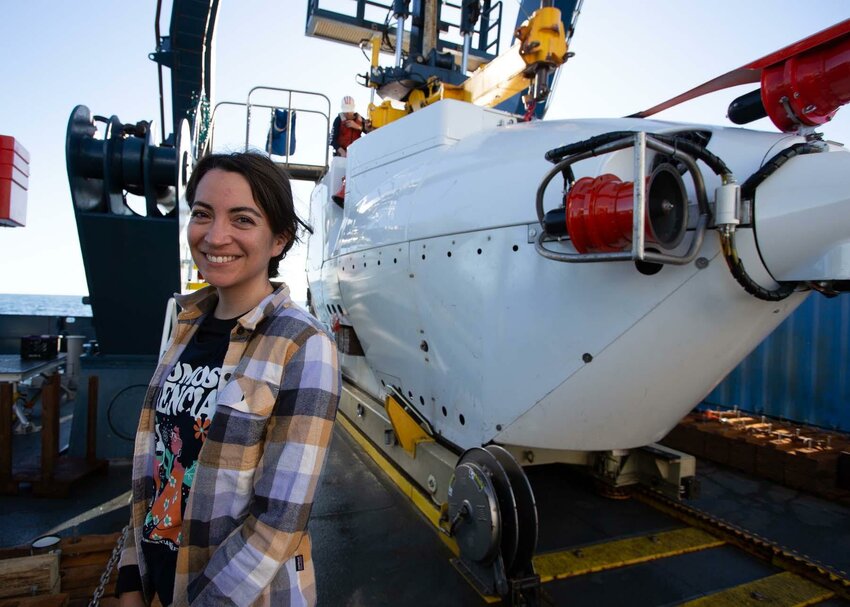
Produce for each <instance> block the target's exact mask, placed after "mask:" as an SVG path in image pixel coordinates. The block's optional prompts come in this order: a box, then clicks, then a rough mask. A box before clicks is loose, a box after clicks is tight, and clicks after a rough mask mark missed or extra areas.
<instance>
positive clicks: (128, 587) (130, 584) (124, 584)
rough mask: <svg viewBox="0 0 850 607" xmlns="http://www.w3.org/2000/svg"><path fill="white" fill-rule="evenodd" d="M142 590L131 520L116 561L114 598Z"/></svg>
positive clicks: (131, 519)
mask: <svg viewBox="0 0 850 607" xmlns="http://www.w3.org/2000/svg"><path fill="white" fill-rule="evenodd" d="M141 589H142V577H141V574H140V573H139V561H138V555H137V554H136V536H135V534H134V533H133V518H132V516H131V517H130V525H129V526H128V527H127V530H126V532H125V535H124V547H123V548H122V549H121V558H120V559H119V561H118V580H117V581H116V583H115V596H116V597H119V596H121V594H122V593H124V592H130V591H132V590H141Z"/></svg>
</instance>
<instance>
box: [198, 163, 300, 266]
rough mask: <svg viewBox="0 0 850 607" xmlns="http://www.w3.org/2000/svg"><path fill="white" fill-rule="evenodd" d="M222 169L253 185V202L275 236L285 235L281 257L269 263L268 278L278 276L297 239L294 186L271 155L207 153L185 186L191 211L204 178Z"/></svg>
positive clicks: (272, 259)
mask: <svg viewBox="0 0 850 607" xmlns="http://www.w3.org/2000/svg"><path fill="white" fill-rule="evenodd" d="M213 169H219V170H221V171H228V172H230V173H238V174H239V175H242V177H244V178H245V181H247V182H248V185H250V186H251V194H252V195H253V196H254V200H256V201H257V204H258V205H259V206H260V208H261V209H262V210H263V212H264V213H265V214H266V217H268V220H269V226H270V227H271V230H272V232H273V233H274V234H283V236H284V237H285V238H286V241H287V242H286V244H285V245H284V247H283V251H282V252H281V254H280V255H278V256H276V257H272V258H271V259H270V260H269V278H272V277H273V276H276V275H277V269H278V265H279V264H280V260H281V259H283V258H284V257H285V256H286V253H287V252H288V251H289V249H291V248H292V245H293V244H295V243H296V242H299V238H298V224H299V220H298V216H297V215H296V214H295V205H294V204H293V201H292V186H291V185H290V184H289V177H288V176H287V174H286V172H285V171H284V170H283V169H282V168H280V167H279V166H277V165H276V164H275V163H274V162H272V161H271V160H270V159H269V157H268V156H264V155H262V154H259V153H256V152H234V153H232V154H207V155H206V156H204V157H203V158H201V159H200V160H199V161H198V164H196V165H195V168H194V170H193V171H192V176H191V177H190V178H189V183H188V184H187V185H186V201H187V202H188V203H189V207H190V208H191V207H192V205H193V204H195V192H196V191H197V189H198V184H199V183H200V181H201V179H202V178H203V177H204V175H206V174H207V173H209V172H210V171H212V170H213Z"/></svg>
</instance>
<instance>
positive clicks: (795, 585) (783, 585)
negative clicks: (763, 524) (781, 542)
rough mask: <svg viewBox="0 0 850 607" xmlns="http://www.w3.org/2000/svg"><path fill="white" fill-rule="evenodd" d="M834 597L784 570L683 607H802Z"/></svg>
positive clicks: (821, 588)
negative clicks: (767, 606) (768, 606)
mask: <svg viewBox="0 0 850 607" xmlns="http://www.w3.org/2000/svg"><path fill="white" fill-rule="evenodd" d="M833 596H835V593H834V592H832V591H831V590H827V589H826V588H824V587H823V586H818V585H817V584H815V583H814V582H810V581H809V580H807V579H805V578H802V577H800V576H799V575H795V574H793V573H791V572H789V571H783V572H782V573H777V574H776V575H771V576H769V577H766V578H762V579H760V580H756V581H754V582H749V583H747V584H741V585H740V586H735V587H734V588H730V589H728V590H723V591H721V592H716V593H714V594H710V595H708V596H704V597H701V598H698V599H696V600H693V601H689V602H687V603H683V604H682V607H727V606H728V607H748V606H750V605H752V606H753V607H756V606H758V607H763V606H764V605H770V606H771V607H804V605H814V604H816V603H819V602H821V601H825V600H827V599H830V598H832V597H833Z"/></svg>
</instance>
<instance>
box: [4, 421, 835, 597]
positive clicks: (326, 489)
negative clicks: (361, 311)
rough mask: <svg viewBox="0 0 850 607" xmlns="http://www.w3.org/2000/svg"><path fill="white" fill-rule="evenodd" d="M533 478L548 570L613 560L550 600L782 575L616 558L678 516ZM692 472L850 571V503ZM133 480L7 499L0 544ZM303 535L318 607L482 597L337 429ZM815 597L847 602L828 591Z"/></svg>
mask: <svg viewBox="0 0 850 607" xmlns="http://www.w3.org/2000/svg"><path fill="white" fill-rule="evenodd" d="M528 474H529V478H530V480H531V483H532V486H533V488H534V491H535V495H536V499H537V504H538V510H539V514H540V540H539V544H538V558H540V559H544V560H545V562H546V563H547V565H552V563H553V562H554V561H557V560H558V558H559V557H557V556H556V557H553V556H552V555H553V554H555V555H560V556H564V555H566V556H567V557H570V558H572V557H575V556H576V555H579V557H580V558H585V556H590V555H594V554H595V551H600V550H601V551H603V552H604V551H605V550H606V548H607V550H608V552H609V553H611V554H608V555H607V556H605V558H606V559H607V560H608V562H609V566H610V565H611V563H613V565H612V566H610V568H609V569H607V570H605V571H598V572H595V573H587V574H577V575H573V574H570V576H571V577H568V578H567V579H556V580H554V581H548V582H546V583H544V585H543V589H544V592H545V594H546V595H547V596H548V597H549V599H550V600H551V601H552V604H554V605H566V604H569V605H571V606H581V605H588V606H591V605H592V606H593V607H596V606H598V605H619V604H629V605H647V606H650V605H652V606H655V605H673V604H680V603H682V602H685V601H689V600H693V599H697V598H699V597H701V596H705V595H709V594H712V593H715V592H718V591H720V590H723V589H727V588H730V587H734V586H738V585H740V584H746V583H750V582H753V581H755V580H759V579H767V578H769V577H770V576H772V575H775V574H777V573H779V571H780V569H778V568H777V567H775V566H773V565H771V564H769V563H766V562H764V561H761V560H759V559H757V558H755V557H752V556H750V555H748V554H746V553H744V552H743V551H741V550H739V549H737V548H735V547H733V546H732V545H730V544H728V543H723V544H722V545H718V544H720V543H721V542H714V543H712V542H706V543H705V544H704V545H703V546H697V547H696V549H694V550H693V551H690V552H687V551H683V553H681V554H673V555H668V556H664V557H662V558H657V559H655V560H647V561H645V562H639V563H637V564H628V561H629V559H628V558H627V555H626V554H625V553H623V554H617V551H618V550H620V551H622V550H624V549H623V548H618V546H620V547H622V546H623V544H614V543H613V542H619V541H621V540H629V539H630V540H633V541H638V542H640V541H643V539H648V540H649V541H650V542H658V541H659V540H658V538H662V539H663V537H664V534H665V533H666V532H671V531H676V530H682V529H685V528H686V527H687V525H685V524H684V523H682V522H680V521H679V520H676V519H674V518H671V517H670V516H668V515H667V514H664V513H662V512H660V511H658V510H656V509H655V508H653V507H651V506H649V505H647V504H645V503H643V502H641V501H639V500H635V499H632V500H611V499H608V498H604V497H601V496H599V495H598V494H597V493H596V492H595V491H594V490H593V488H592V484H591V483H590V482H588V480H587V479H586V478H585V477H583V476H582V475H580V474H577V473H576V472H575V471H574V470H572V469H570V468H569V467H566V466H542V467H535V468H530V469H529V470H528ZM698 477H699V478H700V480H701V487H702V494H701V497H699V498H697V499H695V500H693V501H692V502H691V503H692V504H693V505H694V506H696V507H698V508H700V509H702V510H704V511H706V512H709V513H712V514H714V515H715V516H718V517H720V518H723V519H724V520H726V521H727V522H730V523H732V524H735V525H738V526H740V527H742V528H744V529H747V530H748V531H750V532H752V533H755V534H758V535H760V536H763V537H765V538H768V539H771V540H773V541H775V542H776V543H777V544H779V545H781V546H785V547H787V548H789V549H792V550H795V551H797V552H799V553H800V554H805V555H808V556H809V557H810V558H812V559H816V560H818V561H822V562H823V563H826V564H828V565H830V566H832V567H833V568H835V569H838V570H843V571H848V570H850V551H848V550H847V549H846V547H847V546H848V545H850V508H848V507H846V506H842V505H838V504H835V503H832V502H829V501H826V500H823V499H819V498H816V497H812V496H808V495H805V494H802V493H800V492H797V491H793V490H790V489H787V488H785V487H781V486H779V485H777V484H775V483H773V482H771V481H768V480H754V479H752V478H749V477H747V476H745V475H743V474H740V473H737V472H734V471H731V470H728V469H725V468H722V467H718V466H714V465H711V464H707V463H703V462H700V463H699V466H698ZM128 486H129V465H128V464H127V463H126V462H117V461H113V462H112V466H111V469H110V473H109V475H108V476H107V477H94V478H91V479H89V480H87V481H84V482H83V483H81V484H80V485H78V486H76V487H75V488H74V489H73V490H72V492H71V495H70V496H69V497H68V498H66V499H63V500H48V499H42V498H35V497H31V496H28V495H26V494H23V495H19V496H7V497H2V498H0V530H2V533H0V536H1V537H0V545H3V546H9V545H15V544H21V543H26V542H28V541H30V540H31V539H33V538H35V537H37V536H38V535H41V534H42V533H44V532H45V531H47V530H48V529H51V528H53V527H55V526H56V525H58V524H59V523H61V522H62V521H64V520H68V519H70V518H72V517H74V516H77V515H79V514H81V513H84V512H87V511H91V509H92V508H94V507H95V506H96V505H97V504H98V503H102V502H105V501H108V500H109V499H113V498H115V497H116V496H118V495H120V494H121V493H123V492H124V491H126V489H127V487H128ZM128 512H129V509H128V507H126V506H123V507H120V508H116V509H114V510H112V511H111V512H109V513H108V514H106V515H103V516H97V517H94V518H92V519H90V520H88V521H86V522H83V523H80V524H77V525H72V526H70V527H68V528H67V529H65V530H63V531H62V532H61V535H66V536H67V535H72V534H74V533H78V534H86V533H105V532H109V531H115V530H117V529H120V527H121V526H122V525H123V524H124V522H125V521H126V520H127V517H128ZM310 530H311V533H312V535H313V542H314V551H315V563H316V570H317V578H318V584H319V596H320V605H328V606H338V605H340V606H341V605H345V606H359V605H368V606H370V607H372V606H374V607H380V606H383V605H387V606H389V605H441V606H446V607H451V606H467V605H469V606H472V605H484V604H486V601H485V600H484V599H483V598H482V597H480V596H479V595H478V594H477V593H476V592H475V591H474V590H473V589H472V588H471V586H470V585H469V584H467V582H466V581H465V580H464V579H463V577H462V576H461V575H460V574H459V573H458V572H457V571H456V570H455V569H454V567H453V566H452V565H451V563H450V559H451V558H452V556H453V555H452V553H451V551H450V549H449V548H448V547H447V545H446V544H445V543H444V542H443V541H442V540H441V538H440V536H439V534H438V533H437V532H436V531H435V530H434V529H433V527H431V526H430V524H429V523H428V522H427V521H426V519H425V517H424V516H422V515H421V514H420V513H419V511H418V510H416V508H415V507H414V506H413V505H412V504H411V503H410V502H409V501H408V500H407V499H406V498H405V497H404V496H403V495H402V493H401V492H400V491H399V490H398V489H397V488H396V487H395V485H393V484H392V482H391V481H390V480H389V478H388V477H387V476H386V475H385V474H384V473H383V471H382V470H381V469H380V468H379V467H378V466H377V465H376V464H375V463H374V462H373V461H372V460H371V459H369V457H368V456H367V455H366V454H365V452H364V451H363V450H362V449H361V448H360V447H359V445H357V444H356V442H355V441H354V440H353V439H352V437H351V436H350V435H349V434H348V433H347V432H346V431H345V430H344V429H343V428H342V426H341V425H339V424H337V426H336V429H335V432H334V436H333V441H332V446H331V451H330V456H329V460H328V463H327V466H326V468H325V473H324V475H323V477H322V481H321V484H320V487H319V491H318V494H317V498H316V502H315V506H314V509H313V514H312V518H311V521H310ZM570 555H572V557H571V556H570ZM594 558H596V557H595V556H594ZM618 559H619V562H617V561H618ZM573 560H575V559H573ZM539 562H540V563H543V562H544V561H539ZM573 567H574V565H573ZM556 573H557V572H556ZM573 573H575V569H574V571H573ZM555 577H558V576H557V575H556V576H555ZM747 592H749V593H750V594H751V595H753V596H756V597H762V596H764V595H763V594H760V592H759V591H756V590H748V591H747ZM733 604H734V603H733ZM820 604H822V605H848V604H850V602H847V601H844V600H841V599H837V598H832V599H829V600H826V601H825V602H821V603H820Z"/></svg>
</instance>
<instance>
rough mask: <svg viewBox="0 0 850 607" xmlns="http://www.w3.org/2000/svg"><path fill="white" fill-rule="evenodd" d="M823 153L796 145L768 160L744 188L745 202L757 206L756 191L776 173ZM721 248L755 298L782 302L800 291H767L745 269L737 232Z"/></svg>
mask: <svg viewBox="0 0 850 607" xmlns="http://www.w3.org/2000/svg"><path fill="white" fill-rule="evenodd" d="M822 151H823V150H822V149H821V148H819V147H817V146H815V145H812V144H811V143H808V142H805V143H795V144H794V145H792V146H790V147H788V148H785V149H784V150H782V151H781V152H779V153H778V154H776V155H775V156H774V157H773V158H771V159H770V160H768V161H767V162H766V163H764V165H763V166H762V167H761V168H760V169H759V170H758V171H756V172H755V173H753V174H752V175H750V177H749V178H748V179H747V180H746V181H745V182H744V183H743V185H742V186H741V198H744V199H747V200H751V201H753V203H755V200H754V196H755V193H756V189H757V188H758V187H759V186H760V185H761V184H762V183H764V181H765V180H766V179H767V178H768V177H770V176H771V175H772V174H773V173H775V172H776V171H777V170H779V167H781V166H782V165H783V164H785V163H786V162H788V161H789V160H791V158H794V157H795V156H800V155H802V154H814V153H818V152H822ZM753 215H755V204H753ZM720 244H721V246H722V248H723V257H724V258H725V259H726V264H727V265H728V266H729V271H730V272H731V273H732V276H733V277H734V278H735V280H737V281H738V284H740V285H741V286H742V287H743V288H744V290H745V291H746V292H747V293H749V294H750V295H752V296H754V297H758V298H759V299H763V300H765V301H781V300H783V299H785V298H786V297H788V296H789V295H791V294H792V293H793V292H794V290H795V289H796V288H797V284H798V283H796V282H780V283H779V286H778V287H777V288H775V289H765V288H764V287H762V286H761V285H759V284H758V283H756V282H755V281H754V280H753V279H752V278H750V275H749V274H747V271H746V270H745V269H744V264H743V262H742V261H741V260H740V259H739V258H738V251H737V248H736V247H735V234H734V232H728V233H727V232H721V234H720Z"/></svg>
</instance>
